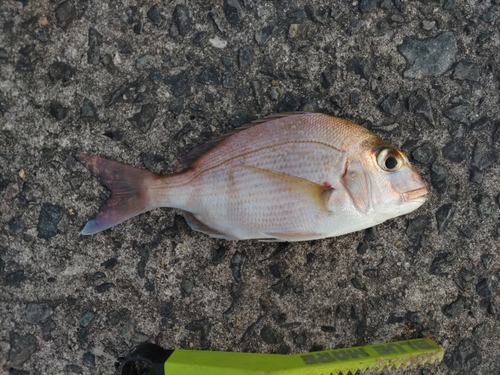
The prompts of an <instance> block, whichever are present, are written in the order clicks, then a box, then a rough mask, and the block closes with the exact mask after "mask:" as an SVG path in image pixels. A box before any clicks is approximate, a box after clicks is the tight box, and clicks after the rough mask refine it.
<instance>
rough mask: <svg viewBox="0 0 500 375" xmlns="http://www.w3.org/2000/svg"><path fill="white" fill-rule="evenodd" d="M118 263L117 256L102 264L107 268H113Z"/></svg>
mask: <svg viewBox="0 0 500 375" xmlns="http://www.w3.org/2000/svg"><path fill="white" fill-rule="evenodd" d="M117 264H118V259H116V258H109V259H108V260H106V261H104V262H102V263H101V266H103V267H104V268H106V269H107V270H110V269H113V268H114V266H116V265H117Z"/></svg>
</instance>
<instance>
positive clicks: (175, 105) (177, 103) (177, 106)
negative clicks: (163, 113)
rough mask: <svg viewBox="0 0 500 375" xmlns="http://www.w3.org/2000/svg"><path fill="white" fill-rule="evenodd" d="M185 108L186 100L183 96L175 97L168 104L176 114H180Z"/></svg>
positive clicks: (169, 108) (170, 109)
mask: <svg viewBox="0 0 500 375" xmlns="http://www.w3.org/2000/svg"><path fill="white" fill-rule="evenodd" d="M183 108H184V100H183V99H182V98H174V99H173V100H172V101H171V102H170V105H169V106H168V110H169V111H170V112H172V114H173V115H174V116H179V115H180V114H181V113H182V110H183Z"/></svg>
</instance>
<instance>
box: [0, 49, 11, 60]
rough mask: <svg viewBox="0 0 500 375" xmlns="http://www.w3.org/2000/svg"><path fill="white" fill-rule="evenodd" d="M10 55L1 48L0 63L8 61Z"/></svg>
mask: <svg viewBox="0 0 500 375" xmlns="http://www.w3.org/2000/svg"><path fill="white" fill-rule="evenodd" d="M8 58H9V57H8V55H7V50H6V49H5V48H3V47H0V61H7V60H8Z"/></svg>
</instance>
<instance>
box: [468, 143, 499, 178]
mask: <svg viewBox="0 0 500 375" xmlns="http://www.w3.org/2000/svg"><path fill="white" fill-rule="evenodd" d="M497 162H498V152H497V150H495V149H494V148H493V147H491V146H490V145H489V144H488V143H486V142H481V141H478V142H477V143H476V147H475V148H474V155H473V157H472V165H473V166H474V167H475V168H477V169H478V170H480V171H483V170H485V169H487V168H489V167H491V166H492V165H494V164H496V163H497Z"/></svg>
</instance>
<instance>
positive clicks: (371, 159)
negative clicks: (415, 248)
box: [344, 137, 428, 222]
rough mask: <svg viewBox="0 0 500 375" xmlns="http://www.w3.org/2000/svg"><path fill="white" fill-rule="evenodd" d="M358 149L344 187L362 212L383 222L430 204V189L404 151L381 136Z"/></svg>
mask: <svg viewBox="0 0 500 375" xmlns="http://www.w3.org/2000/svg"><path fill="white" fill-rule="evenodd" d="M356 149H357V151H356V152H355V153H353V154H351V156H352V158H349V167H348V170H347V173H346V177H347V180H346V182H345V183H344V186H345V187H346V188H347V189H348V190H349V194H350V196H351V197H352V200H353V201H354V202H355V204H356V205H357V207H358V209H360V211H362V212H364V213H365V214H368V213H370V216H373V220H375V221H378V222H382V221H385V220H387V219H390V218H393V217H396V216H400V215H404V214H407V213H409V212H412V211H414V210H416V209H417V208H419V207H420V206H421V205H422V204H423V203H424V202H425V201H426V195H427V193H428V191H427V186H426V184H425V182H424V180H423V179H422V178H421V177H420V175H419V174H418V172H417V171H416V170H415V168H414V167H413V166H412V165H411V164H410V162H409V160H408V158H407V156H406V155H405V154H404V153H403V152H402V151H400V150H398V149H397V148H395V147H393V146H391V145H389V144H388V143H386V142H384V141H382V140H381V139H379V138H378V137H375V138H372V139H370V140H369V141H364V142H361V144H360V147H357V148H356ZM349 175H350V177H349ZM356 202H357V203H356Z"/></svg>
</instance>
